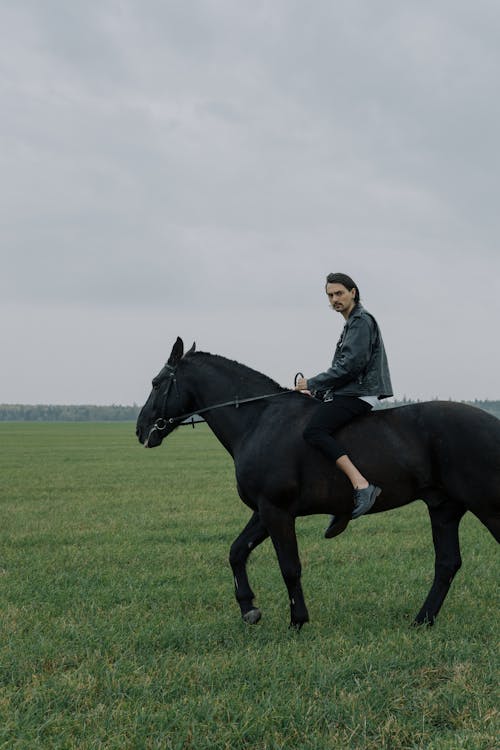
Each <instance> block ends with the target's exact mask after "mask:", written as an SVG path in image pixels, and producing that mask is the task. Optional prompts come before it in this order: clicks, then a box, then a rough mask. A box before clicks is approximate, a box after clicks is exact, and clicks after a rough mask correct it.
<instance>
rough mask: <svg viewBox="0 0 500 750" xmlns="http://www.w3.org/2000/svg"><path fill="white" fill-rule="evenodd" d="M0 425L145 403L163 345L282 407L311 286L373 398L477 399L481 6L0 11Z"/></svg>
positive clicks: (163, 5) (499, 168)
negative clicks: (4, 411)
mask: <svg viewBox="0 0 500 750" xmlns="http://www.w3.org/2000/svg"><path fill="white" fill-rule="evenodd" d="M0 8H1V10H0V24H1V28H2V30H3V34H2V45H1V46H0V75H1V102H0V105H1V113H2V114H1V118H0V132H1V145H2V148H1V152H0V158H1V163H0V167H1V181H2V200H1V202H0V206H1V208H0V210H1V222H0V231H1V237H0V248H1V253H2V263H1V274H0V314H1V336H0V346H1V352H2V366H1V369H0V402H3V403H96V404H107V403H123V404H131V403H133V402H137V403H142V402H143V401H144V400H145V398H146V396H147V394H148V392H149V388H150V385H149V384H150V380H151V377H152V376H153V375H154V374H155V373H156V372H157V371H158V370H159V369H160V368H161V366H162V364H163V362H164V361H165V360H166V358H167V356H168V354H169V353H170V349H171V347H172V344H173V342H174V340H175V338H176V336H177V335H180V336H181V337H182V338H183V339H184V342H185V344H186V348H187V347H189V346H191V344H192V342H193V341H196V344H197V348H198V349H200V350H203V351H211V352H213V353H217V354H222V355H224V356H227V357H229V358H231V359H236V360H238V361H240V362H243V363H245V364H247V365H250V366H251V367H254V368H255V369H258V370H260V371H261V372H265V373H266V374H268V375H270V376H271V377H273V378H274V379H275V380H277V381H278V382H279V383H281V384H282V385H290V384H291V382H292V379H293V375H294V374H295V372H296V371H297V370H302V371H303V372H304V373H305V374H306V376H307V375H314V374H317V373H318V372H319V371H321V370H324V369H325V368H326V367H327V366H328V365H329V364H330V362H331V357H332V354H333V349H334V345H335V342H336V340H337V338H338V335H339V333H340V330H341V328H342V324H343V318H342V317H341V316H340V315H338V314H336V313H334V312H332V311H331V310H329V308H328V305H327V298H326V296H325V295H324V278H325V276H326V274H327V273H328V272H331V271H342V272H345V273H348V274H350V275H351V276H353V277H354V279H355V280H356V281H357V283H358V285H359V288H360V291H361V295H362V298H363V302H364V304H365V307H366V308H367V309H368V310H369V311H370V312H372V313H373V314H374V315H375V317H376V318H377V319H378V321H379V324H380V327H381V329H382V333H383V337H384V340H385V345H386V350H387V353H388V357H389V362H390V366H391V374H392V379H393V385H394V389H395V395H396V396H397V397H402V396H404V395H407V396H410V397H414V398H420V399H427V398H435V397H440V398H449V397H451V398H455V399H459V400H461V399H473V398H490V399H499V398H500V347H499V334H498V327H499V322H500V281H499V278H500V273H499V272H500V252H499V247H498V244H499V228H500V226H499V225H500V220H499V215H500V211H499V194H500V159H499V133H500V96H499V80H500V75H499V74H500V45H499V43H498V40H499V38H500V5H499V4H498V1H497V0H491V1H489V0H476V2H474V3H471V2H463V1H462V0H447V1H440V0H434V1H433V2H427V1H426V0H422V2H418V3H416V2H414V1H413V0H412V1H411V2H406V1H405V0H393V1H390V0H381V1H380V2H372V0H365V1H364V2H363V1H362V0H359V1H356V0H349V1H347V0H345V1H344V2H342V1H337V2H333V0H332V1H327V0H318V1H317V2H314V0H311V2H304V1H303V0H287V1H286V2H285V0H268V2H261V1H260V0H254V1H253V2H243V1H242V0H240V1H238V0H195V1H192V2H191V1H190V0H178V1H177V2H173V1H172V0H140V1H139V0H99V1H98V2H93V1H92V0H89V1H86V2H84V1H83V0H73V1H72V2H68V0H43V2H41V0H31V1H30V0H3V1H2V3H1V6H0Z"/></svg>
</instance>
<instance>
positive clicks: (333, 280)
mask: <svg viewBox="0 0 500 750" xmlns="http://www.w3.org/2000/svg"><path fill="white" fill-rule="evenodd" d="M326 283H327V284H342V286H345V288H346V289H347V290H348V291H349V292H350V291H352V290H353V289H356V294H355V295H354V301H355V302H359V300H360V299H361V297H360V294H359V287H358V285H357V284H356V283H355V282H354V281H353V280H352V279H351V277H350V276H348V275H347V274H346V273H329V274H328V276H327V277H326ZM325 287H326V284H325Z"/></svg>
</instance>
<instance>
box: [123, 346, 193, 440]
mask: <svg viewBox="0 0 500 750" xmlns="http://www.w3.org/2000/svg"><path fill="white" fill-rule="evenodd" d="M194 351H195V344H193V346H192V347H191V349H190V350H189V351H188V352H186V354H184V343H183V341H182V339H181V338H179V337H177V340H176V342H175V344H174V345H173V347H172V351H171V353H170V357H169V358H168V360H167V363H166V364H165V365H164V366H163V367H162V369H161V370H160V372H159V373H158V375H157V376H156V377H155V378H153V381H152V386H153V387H152V390H151V393H150V394H149V398H148V400H147V401H146V403H145V404H144V406H143V408H142V409H141V412H140V414H139V416H138V418H137V425H136V435H137V437H138V438H139V442H140V443H142V444H143V445H144V447H145V448H156V447H157V446H158V445H160V444H161V442H162V440H163V439H164V438H165V437H166V436H167V435H169V434H170V433H171V432H172V430H174V429H175V428H176V427H177V426H178V424H179V422H178V421H177V417H179V416H180V415H181V414H184V413H185V412H186V411H188V409H189V400H188V398H189V397H188V395H187V393H186V392H185V391H184V394H183V393H182V392H181V391H180V389H179V385H178V382H177V373H178V371H179V370H180V369H182V366H183V360H184V357H186V356H187V355H189V354H192V353H193V352H194Z"/></svg>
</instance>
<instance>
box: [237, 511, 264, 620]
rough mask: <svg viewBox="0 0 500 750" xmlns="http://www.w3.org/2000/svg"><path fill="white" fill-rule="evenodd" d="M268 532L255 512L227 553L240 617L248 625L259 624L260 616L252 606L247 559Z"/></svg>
mask: <svg viewBox="0 0 500 750" xmlns="http://www.w3.org/2000/svg"><path fill="white" fill-rule="evenodd" d="M268 536H269V532H268V531H267V529H265V528H264V526H263V525H262V523H261V521H260V517H259V514H258V513H257V512H256V513H254V514H253V516H252V517H251V519H250V521H249V522H248V523H247V525H246V526H245V528H244V529H243V531H242V532H241V534H239V536H238V537H237V538H236V539H235V540H234V542H233V543H232V545H231V551H230V553H229V563H230V565H231V568H232V571H233V577H234V593H235V596H236V601H237V602H238V604H239V606H240V610H241V617H242V618H243V620H244V621H245V622H247V623H249V624H250V625H255V624H256V623H258V622H259V620H260V618H261V616H262V614H261V611H260V609H258V608H257V607H255V606H254V603H253V600H254V599H255V594H254V593H253V591H252V589H251V586H250V582H249V580H248V575H247V569H246V564H247V559H248V557H249V555H250V553H251V552H252V550H254V549H255V547H257V546H258V545H259V544H261V543H262V542H263V541H264V540H265V539H267V537H268Z"/></svg>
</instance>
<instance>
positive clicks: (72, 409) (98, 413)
mask: <svg viewBox="0 0 500 750" xmlns="http://www.w3.org/2000/svg"><path fill="white" fill-rule="evenodd" d="M412 403H416V402H415V401H412V400H411V399H406V398H405V399H403V400H402V401H398V400H392V401H384V402H382V403H381V404H380V408H386V409H387V408H391V407H393V406H405V405H407V404H412ZM463 403H468V404H471V405H472V406H476V407H478V408H479V409H483V410H484V411H487V412H489V413H490V414H493V415H494V416H495V417H498V418H499V419H500V401H479V400H475V401H465V402H463ZM139 410H140V406H137V404H134V405H133V406H117V405H114V404H113V405H112V406H92V405H75V406H58V405H55V404H53V405H50V404H49V405H44V404H36V405H29V404H0V422H135V420H136V419H137V415H138V414H139Z"/></svg>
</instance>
